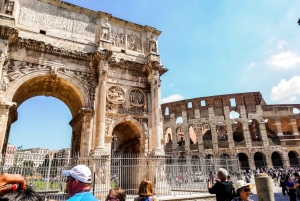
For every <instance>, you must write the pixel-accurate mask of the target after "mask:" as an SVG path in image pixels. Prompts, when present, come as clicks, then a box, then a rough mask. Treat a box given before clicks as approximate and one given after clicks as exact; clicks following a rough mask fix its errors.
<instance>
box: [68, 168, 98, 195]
mask: <svg viewBox="0 0 300 201" xmlns="http://www.w3.org/2000/svg"><path fill="white" fill-rule="evenodd" d="M64 176H67V185H66V190H67V193H68V194H69V196H73V195H75V194H76V193H78V192H79V191H82V190H88V189H90V185H91V183H92V174H91V170H90V168H89V167H87V166H85V165H77V166H75V167H73V168H72V169H71V170H68V171H65V172H64Z"/></svg>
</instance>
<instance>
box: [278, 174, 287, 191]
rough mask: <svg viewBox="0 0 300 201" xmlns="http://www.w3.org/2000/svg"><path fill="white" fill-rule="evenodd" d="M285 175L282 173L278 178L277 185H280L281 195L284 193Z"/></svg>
mask: <svg viewBox="0 0 300 201" xmlns="http://www.w3.org/2000/svg"><path fill="white" fill-rule="evenodd" d="M285 177H286V176H285V174H284V173H282V174H281V176H280V180H279V182H280V183H279V186H281V190H282V195H286V186H285Z"/></svg>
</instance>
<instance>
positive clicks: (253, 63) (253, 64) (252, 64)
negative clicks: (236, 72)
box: [248, 62, 255, 70]
mask: <svg viewBox="0 0 300 201" xmlns="http://www.w3.org/2000/svg"><path fill="white" fill-rule="evenodd" d="M253 66H255V62H252V63H251V64H250V65H249V66H248V70H251V68H252V67H253Z"/></svg>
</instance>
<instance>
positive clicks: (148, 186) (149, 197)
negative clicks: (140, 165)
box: [134, 179, 159, 201]
mask: <svg viewBox="0 0 300 201" xmlns="http://www.w3.org/2000/svg"><path fill="white" fill-rule="evenodd" d="M138 194H139V197H137V198H134V201H159V200H158V199H157V198H155V197H153V186H152V182H151V181H148V180H146V179H145V180H143V181H142V182H141V184H140V187H139V192H138Z"/></svg>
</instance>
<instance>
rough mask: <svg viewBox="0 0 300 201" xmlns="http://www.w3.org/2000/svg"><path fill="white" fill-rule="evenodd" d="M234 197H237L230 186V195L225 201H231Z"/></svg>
mask: <svg viewBox="0 0 300 201" xmlns="http://www.w3.org/2000/svg"><path fill="white" fill-rule="evenodd" d="M236 196H237V195H236V192H235V188H234V186H233V185H232V184H231V194H230V195H229V197H228V198H226V200H225V201H231V200H233V199H234V198H235V197H236Z"/></svg>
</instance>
